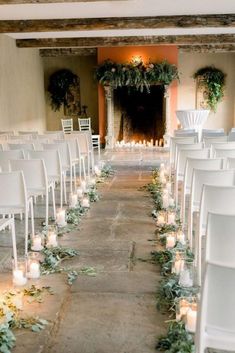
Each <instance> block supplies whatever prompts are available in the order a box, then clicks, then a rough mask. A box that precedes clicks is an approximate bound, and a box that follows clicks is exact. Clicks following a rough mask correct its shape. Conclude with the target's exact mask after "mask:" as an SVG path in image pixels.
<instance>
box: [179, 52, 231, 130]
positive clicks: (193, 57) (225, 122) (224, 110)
mask: <svg viewBox="0 0 235 353" xmlns="http://www.w3.org/2000/svg"><path fill="white" fill-rule="evenodd" d="M211 65H214V66H215V67H216V68H218V69H221V70H222V71H223V72H224V73H225V74H226V87H225V92H224V93H225V96H224V99H223V101H221V102H220V103H219V105H218V108H217V111H216V113H214V112H211V113H210V115H209V118H208V120H207V122H206V123H205V125H204V127H205V128H211V129H213V128H215V129H216V128H224V129H225V131H226V132H228V131H229V130H230V129H231V127H233V126H235V104H234V99H235V53H218V54H217V53H180V52H179V60H178V69H179V72H180V84H179V86H178V109H196V83H195V81H194V79H193V74H194V73H195V72H196V71H197V70H198V69H200V68H202V67H205V66H211Z"/></svg>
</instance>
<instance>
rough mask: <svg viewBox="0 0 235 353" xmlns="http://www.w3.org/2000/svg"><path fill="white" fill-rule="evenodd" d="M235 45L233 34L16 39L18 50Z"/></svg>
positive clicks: (234, 35)
mask: <svg viewBox="0 0 235 353" xmlns="http://www.w3.org/2000/svg"><path fill="white" fill-rule="evenodd" d="M222 43H223V44H235V34H217V35H216V34H203V35H177V36H170V35H169V36H141V37H140V36H133V37H91V38H90V37H89V38H87V37H86V38H42V39H17V40H16V45H17V46H18V47H19V48H76V47H78V48H95V47H112V46H115V47H117V46H130V45H135V46H140V45H167V44H168V45H171V44H172V45H173V44H175V45H202V44H222Z"/></svg>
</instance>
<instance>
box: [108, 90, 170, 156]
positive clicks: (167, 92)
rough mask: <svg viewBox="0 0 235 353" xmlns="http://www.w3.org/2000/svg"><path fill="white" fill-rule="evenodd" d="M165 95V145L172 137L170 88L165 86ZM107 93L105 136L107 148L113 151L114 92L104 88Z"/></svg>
mask: <svg viewBox="0 0 235 353" xmlns="http://www.w3.org/2000/svg"><path fill="white" fill-rule="evenodd" d="M164 88H165V93H164V100H165V102H164V107H165V122H166V123H165V127H166V129H165V134H164V136H163V137H164V141H165V142H164V143H165V145H167V144H168V139H169V135H170V128H171V126H170V123H171V119H170V90H169V87H168V86H165V87H164ZM104 92H105V102H106V122H107V130H106V136H105V148H106V149H113V148H114V147H115V142H116V141H115V134H114V92H113V88H112V87H111V86H104Z"/></svg>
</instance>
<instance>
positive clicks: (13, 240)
mask: <svg viewBox="0 0 235 353" xmlns="http://www.w3.org/2000/svg"><path fill="white" fill-rule="evenodd" d="M10 228H11V238H12V249H13V258H14V262H15V265H17V250H16V233H15V219H14V217H13V218H12V221H11V225H10Z"/></svg>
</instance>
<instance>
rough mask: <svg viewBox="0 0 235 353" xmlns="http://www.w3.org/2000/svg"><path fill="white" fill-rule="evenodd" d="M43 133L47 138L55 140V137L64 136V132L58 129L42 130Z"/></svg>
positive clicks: (61, 137)
mask: <svg viewBox="0 0 235 353" xmlns="http://www.w3.org/2000/svg"><path fill="white" fill-rule="evenodd" d="M44 135H47V138H49V139H50V140H56V139H63V138H64V132H63V131H61V130H59V131H54V130H51V131H44Z"/></svg>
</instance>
